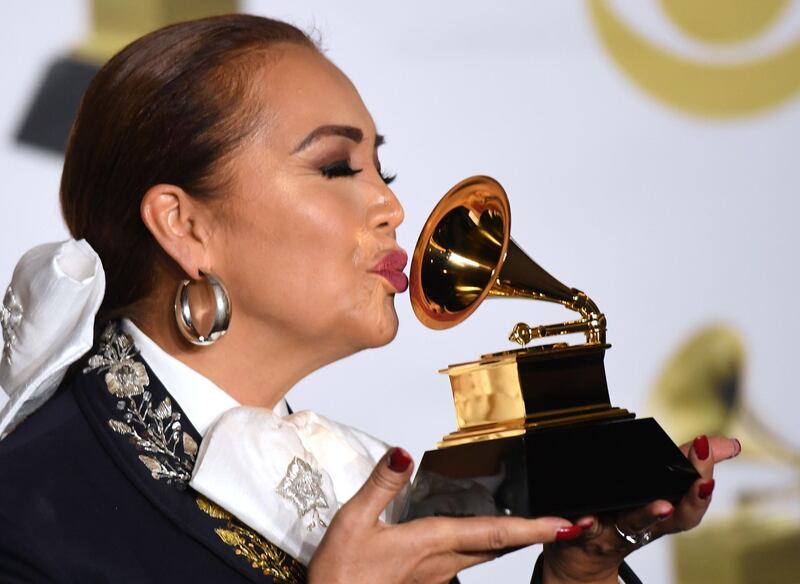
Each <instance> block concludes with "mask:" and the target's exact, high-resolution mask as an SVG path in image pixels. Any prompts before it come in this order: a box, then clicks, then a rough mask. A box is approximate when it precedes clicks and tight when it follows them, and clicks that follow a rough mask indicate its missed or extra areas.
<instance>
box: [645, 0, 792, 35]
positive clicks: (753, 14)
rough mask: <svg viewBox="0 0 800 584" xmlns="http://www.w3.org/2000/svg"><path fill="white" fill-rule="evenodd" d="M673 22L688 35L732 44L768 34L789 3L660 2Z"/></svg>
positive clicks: (774, 0) (751, 0)
mask: <svg viewBox="0 0 800 584" xmlns="http://www.w3.org/2000/svg"><path fill="white" fill-rule="evenodd" d="M660 2H661V8H662V9H663V10H664V12H665V13H666V14H667V16H669V18H670V20H672V22H674V23H675V25H676V26H677V27H678V28H680V29H681V30H682V31H683V32H685V33H686V34H687V35H689V36H691V37H694V38H697V39H699V40H701V41H706V42H709V43H731V42H738V41H743V40H746V39H749V38H751V37H754V36H756V35H758V34H759V33H761V32H764V31H765V30H766V29H767V28H769V27H770V26H771V25H773V24H775V21H776V20H777V19H778V17H779V16H780V15H781V13H782V12H783V11H784V9H785V8H786V6H787V4H788V1H787V0H660Z"/></svg>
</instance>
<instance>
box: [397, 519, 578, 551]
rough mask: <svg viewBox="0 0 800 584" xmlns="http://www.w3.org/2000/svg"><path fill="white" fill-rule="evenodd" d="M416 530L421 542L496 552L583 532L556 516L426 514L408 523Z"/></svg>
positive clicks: (572, 536)
mask: <svg viewBox="0 0 800 584" xmlns="http://www.w3.org/2000/svg"><path fill="white" fill-rule="evenodd" d="M412 524H415V525H414V528H415V529H417V530H418V531H419V537H420V542H421V543H422V545H426V546H433V547H434V548H436V549H440V550H442V551H446V550H450V551H454V552H460V553H482V552H492V551H495V552H499V551H502V550H505V549H508V548H515V547H524V546H529V545H533V544H536V543H549V542H552V541H561V540H566V539H574V538H576V537H578V536H579V535H581V534H582V533H583V529H582V528H581V527H580V526H578V525H572V524H571V523H570V522H569V521H567V520H566V519H561V518H559V517H540V518H538V519H523V518H521V517H459V518H444V517H436V518H427V519H420V520H417V521H414V522H412V523H411V524H409V526H411V525H412Z"/></svg>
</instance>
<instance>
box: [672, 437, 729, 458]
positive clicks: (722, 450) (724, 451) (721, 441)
mask: <svg viewBox="0 0 800 584" xmlns="http://www.w3.org/2000/svg"><path fill="white" fill-rule="evenodd" d="M699 438H701V436H698V438H695V439H694V441H692V442H687V443H686V444H684V445H683V446H681V452H683V454H684V456H686V457H687V458H688V457H689V452H690V451H691V449H692V445H693V444H694V443H695V442H696V441H697V440H698V439H699ZM707 440H708V442H709V446H710V450H711V455H712V457H713V459H714V462H715V463H716V462H722V461H723V460H728V459H731V458H735V457H737V456H739V453H740V452H741V451H742V443H741V442H739V440H738V439H736V438H726V437H725V436H711V437H710V438H707Z"/></svg>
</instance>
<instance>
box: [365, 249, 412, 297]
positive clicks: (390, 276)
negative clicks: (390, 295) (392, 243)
mask: <svg viewBox="0 0 800 584" xmlns="http://www.w3.org/2000/svg"><path fill="white" fill-rule="evenodd" d="M407 263H408V254H407V253H406V252H404V251H403V250H402V249H393V250H392V251H390V252H389V253H387V254H386V255H385V256H383V258H382V259H381V261H379V262H378V263H377V264H375V265H374V266H373V267H372V269H371V270H370V273H372V274H378V275H379V276H383V277H384V278H386V280H387V281H388V282H389V283H390V284H391V285H392V286H393V287H394V289H395V290H396V291H397V292H405V291H406V290H407V289H408V276H406V275H405V274H404V273H403V269H404V268H405V267H406V264H407Z"/></svg>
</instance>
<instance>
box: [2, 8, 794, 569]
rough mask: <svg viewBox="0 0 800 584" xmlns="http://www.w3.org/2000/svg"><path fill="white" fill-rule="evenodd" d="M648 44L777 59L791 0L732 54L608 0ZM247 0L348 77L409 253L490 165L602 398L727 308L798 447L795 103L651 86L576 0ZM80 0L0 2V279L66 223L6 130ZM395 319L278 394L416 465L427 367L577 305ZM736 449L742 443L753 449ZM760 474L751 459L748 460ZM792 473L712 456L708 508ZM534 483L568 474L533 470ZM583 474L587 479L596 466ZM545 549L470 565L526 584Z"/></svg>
mask: <svg viewBox="0 0 800 584" xmlns="http://www.w3.org/2000/svg"><path fill="white" fill-rule="evenodd" d="M609 4H610V5H611V6H612V7H613V8H614V10H615V11H616V12H617V13H619V14H620V15H621V16H622V17H623V18H624V20H625V22H628V23H629V24H630V25H631V26H632V27H635V28H636V29H637V30H639V31H640V33H641V34H644V35H647V36H648V37H649V38H651V39H653V41H654V42H656V43H658V44H659V46H662V47H665V48H669V49H670V50H673V51H675V52H677V53H679V54H692V55H699V56H700V57H703V58H705V57H706V56H707V57H708V58H709V59H725V58H728V57H731V58H734V57H737V55H739V53H742V52H747V51H750V53H747V54H748V55H750V54H751V53H752V55H762V54H767V53H769V52H770V51H774V50H778V49H780V48H781V47H782V46H785V45H787V44H788V43H790V42H792V41H793V40H795V41H796V40H797V39H798V38H800V6H798V2H793V4H792V5H791V6H790V8H789V9H788V10H787V11H786V12H785V13H784V14H783V16H782V19H781V21H780V23H779V25H776V27H774V30H770V31H767V32H766V33H764V35H763V38H759V39H758V40H757V41H753V42H750V43H745V44H744V45H742V46H741V47H738V48H737V49H736V51H738V53H737V52H736V51H731V52H729V53H724V52H720V51H712V50H706V47H703V46H700V45H699V44H698V43H696V42H694V41H691V40H689V39H687V38H686V37H684V36H683V35H681V34H680V31H677V30H676V29H675V28H674V27H673V26H672V25H671V24H670V22H669V21H667V20H666V19H665V17H664V15H663V14H662V13H661V12H660V11H659V9H658V6H657V4H655V2H654V0H647V2H642V1H641V0H639V1H636V2H634V1H633V0H631V1H628V2H622V1H616V2H610V3H609ZM244 7H245V9H246V10H248V11H251V12H254V13H259V14H265V15H270V16H275V17H279V18H284V19H287V20H289V21H291V22H293V23H295V24H298V25H300V26H301V27H304V28H310V27H315V28H316V29H318V30H319V32H320V33H321V37H322V39H323V44H324V46H325V47H326V48H327V49H328V55H329V56H330V58H331V59H332V60H333V61H334V62H336V63H337V64H338V65H339V66H340V67H341V68H342V69H343V70H344V71H345V73H347V74H348V75H349V76H350V77H351V78H352V79H353V81H354V82H355V84H356V86H357V87H358V88H359V89H360V91H361V94H362V96H363V98H364V100H365V102H366V103H367V106H368V107H369V108H370V110H371V112H372V114H373V116H374V118H375V120H376V122H377V124H378V127H379V129H380V131H381V132H383V133H384V134H386V135H387V138H388V144H387V146H386V148H385V150H384V151H383V152H382V160H383V162H384V166H385V167H386V168H388V169H389V170H393V171H397V172H398V173H399V176H398V179H397V181H396V183H395V184H394V187H395V190H396V192H397V194H398V196H399V197H400V199H401V200H402V202H403V204H404V205H405V207H406V212H407V218H406V222H405V224H404V225H403V226H402V227H401V231H400V233H399V239H400V243H401V244H402V245H403V246H404V247H405V248H406V249H407V250H411V249H413V246H414V243H415V241H416V236H417V234H418V233H419V230H420V228H421V226H422V223H423V222H424V220H425V218H426V217H427V214H428V212H429V211H430V209H431V208H432V206H433V205H434V204H435V202H436V201H437V200H438V198H439V197H440V196H441V194H443V193H444V192H445V191H446V190H447V189H448V188H449V187H450V186H451V185H452V184H454V183H455V182H456V181H458V180H460V179H461V178H463V177H465V176H468V175H471V174H479V173H480V174H489V175H492V176H494V177H496V178H497V179H498V180H500V182H501V183H502V184H503V185H504V186H505V187H506V189H507V191H508V193H509V195H510V199H511V206H512V215H513V225H514V227H513V230H512V231H513V235H514V237H515V239H516V240H517V242H518V243H519V244H520V245H521V246H522V247H523V249H525V250H527V251H528V252H529V253H530V254H531V255H532V256H533V257H534V258H535V259H536V260H537V261H538V262H539V263H540V264H542V265H543V266H544V267H545V268H546V269H548V270H550V271H551V272H552V273H553V274H554V275H555V276H556V277H558V278H559V279H561V280H562V281H564V282H565V283H567V284H569V285H571V286H576V287H578V288H581V289H583V290H585V291H587V292H588V293H589V295H590V296H591V297H592V298H593V299H594V300H595V301H596V302H597V303H598V304H599V306H600V307H601V308H602V309H603V311H604V312H605V313H606V315H607V316H608V320H609V333H608V335H609V341H610V342H611V343H612V344H613V345H614V346H613V349H611V351H610V352H609V353H608V356H607V359H606V363H607V374H608V379H609V385H610V388H611V394H612V401H613V402H614V403H615V404H616V405H620V406H624V407H628V408H629V409H633V410H637V409H641V407H642V405H643V403H644V400H645V398H646V395H647V392H648V390H649V389H650V388H651V387H652V384H653V382H654V379H655V377H656V375H657V374H658V372H659V369H660V367H661V365H662V363H663V361H664V359H665V358H666V357H667V356H668V355H669V354H670V353H671V351H672V350H673V349H674V347H675V346H676V344H677V343H679V342H680V341H681V339H683V338H684V337H685V336H686V335H687V334H689V333H690V332H691V331H693V330H694V329H695V328H697V327H698V326H701V325H703V324H705V323H708V322H710V321H715V320H724V321H727V322H729V323H731V324H733V325H735V326H736V327H738V328H739V330H740V331H742V332H743V334H744V335H745V337H746V339H747V344H748V350H749V361H748V369H747V391H748V399H749V401H751V402H752V403H753V404H754V406H755V408H756V410H757V411H758V412H759V413H760V414H761V415H762V417H764V418H765V419H767V420H769V422H770V424H771V425H772V427H773V429H775V430H776V431H777V432H779V433H781V434H783V435H784V436H786V437H787V438H789V439H790V440H791V441H793V442H794V443H795V444H797V445H800V426H799V425H798V423H797V415H798V410H799V409H800V392H798V387H797V383H796V381H795V380H796V377H797V376H796V374H795V370H794V368H793V367H794V365H795V364H796V363H797V361H796V346H797V343H796V340H795V339H796V336H797V332H796V331H798V330H800V316H798V313H797V311H796V308H795V307H794V302H795V300H794V298H793V294H794V293H795V291H796V290H798V289H800V268H799V267H798V261H797V249H798V244H800V235H798V231H797V227H796V226H797V222H798V216H799V215H800V200H799V198H798V194H799V193H798V185H800V156H799V155H798V152H799V151H800V148H799V147H800V98H798V99H794V100H791V99H790V100H788V101H786V102H784V103H782V104H780V105H777V106H775V107H772V108H768V109H764V110H761V111H759V112H755V113H753V114H751V115H747V116H742V117H738V118H734V119H722V120H714V119H710V118H706V117H702V116H699V115H694V114H688V113H682V112H681V111H679V110H677V109H675V108H672V107H670V106H668V105H665V104H664V103H663V102H662V101H658V100H655V99H653V98H651V97H650V96H648V95H647V94H645V93H644V92H643V91H642V90H640V89H639V88H638V87H637V85H636V84H635V83H633V82H632V81H631V80H630V79H629V78H628V77H626V76H625V75H624V74H623V73H622V72H621V70H620V68H619V67H618V66H617V65H616V64H615V62H614V61H613V59H612V58H611V57H610V56H609V55H608V53H607V52H606V51H605V50H604V49H603V47H602V45H601V43H600V41H599V39H598V35H597V32H596V29H595V27H594V26H593V23H592V19H591V16H590V10H589V4H588V3H586V2H583V1H581V2H541V1H540V2H510V1H507V2H497V3H489V2H485V1H477V0H459V1H455V0H451V1H446V2H444V1H442V2H423V1H420V0H413V1H406V2H404V3H392V4H389V3H378V2H366V1H355V0H350V1H339V2H335V3H333V2H326V1H323V0H315V1H306V2H284V3H279V2H268V1H251V2H245V3H244ZM87 11H88V8H87V6H85V3H84V2H83V1H80V0H70V1H66V0H63V1H60V2H51V1H48V0H36V1H33V0H29V1H28V2H25V3H17V2H6V3H3V4H2V7H1V8H0V21H1V22H2V23H3V25H4V26H3V29H4V32H3V35H2V37H0V75H2V79H3V80H4V83H3V85H4V87H5V89H4V90H3V91H2V93H0V177H2V194H1V195H0V197H1V198H0V285H2V286H3V287H4V286H5V282H7V281H8V280H9V279H10V276H11V271H12V269H13V266H14V264H15V262H16V260H17V259H18V258H19V256H20V255H21V254H22V253H23V252H24V251H25V250H27V249H28V248H30V247H31V246H33V245H36V244H38V243H41V242H45V241H52V240H58V239H63V238H65V237H66V231H65V228H64V227H63V225H62V222H61V219H60V216H59V210H58V205H57V190H58V181H59V175H60V159H59V158H58V157H56V156H52V155H48V154H45V153H41V152H40V151H38V150H34V149H31V148H28V147H21V146H19V145H17V144H15V143H14V141H13V133H14V131H15V130H16V128H17V125H18V124H19V121H20V119H21V117H22V115H23V113H24V111H25V109H26V107H27V104H28V102H29V100H30V99H31V98H32V95H33V92H34V91H35V89H36V86H37V83H38V81H39V78H40V76H41V74H42V73H43V71H44V68H45V66H46V64H47V63H48V62H49V60H50V59H52V58H54V57H55V56H57V55H60V54H63V53H64V52H65V50H66V49H67V48H68V47H70V46H72V45H73V44H74V43H75V41H76V40H77V39H78V38H80V36H81V35H82V34H83V32H84V31H85V29H86V27H87V24H88V12H87ZM397 304H398V310H399V313H400V318H401V329H400V332H399V335H398V337H397V339H396V340H395V341H394V342H393V343H392V344H391V345H390V346H388V347H386V348H382V349H379V350H373V351H369V352H365V353H363V354H360V355H357V356H354V357H352V358H350V359H347V360H345V361H343V362H340V363H337V364H335V365H333V366H330V367H327V368H325V369H324V370H322V371H319V372H318V373H316V374H314V375H312V376H311V377H309V378H308V379H306V380H304V381H303V382H302V383H301V384H299V386H298V387H297V388H295V389H294V390H293V392H292V393H291V394H290V400H291V402H292V404H293V406H294V407H295V409H303V408H314V409H316V410H318V411H320V412H322V413H324V414H326V415H328V416H331V417H333V418H336V419H339V420H341V421H343V422H346V423H349V424H351V425H354V426H356V427H359V428H362V429H364V430H366V431H368V432H370V433H373V434H375V435H378V436H381V437H382V438H384V439H385V440H387V441H388V442H391V443H394V444H399V445H403V446H405V447H406V448H408V449H409V450H410V451H411V452H412V453H413V454H414V455H415V456H416V457H417V458H419V457H420V456H421V454H422V452H423V451H424V450H426V449H429V448H431V447H433V445H434V444H435V443H436V441H437V440H438V439H439V438H440V437H441V436H442V435H444V434H446V433H448V432H450V431H451V430H453V429H454V428H455V420H454V416H453V410H452V400H451V398H450V394H449V386H448V383H447V379H446V378H445V377H443V376H439V375H437V374H436V370H437V369H439V368H441V367H443V366H445V365H447V364H448V363H453V362H459V361H465V360H470V359H473V358H476V357H477V356H478V355H479V354H480V353H485V352H490V351H493V350H500V349H503V348H507V347H508V343H507V342H506V341H505V335H506V334H507V332H508V329H509V328H510V326H511V325H513V324H514V323H516V322H517V321H519V320H528V321H529V322H537V323H543V322H550V321H553V320H558V319H562V318H564V317H566V316H568V315H567V314H566V313H565V312H564V311H563V310H562V309H559V308H557V307H549V306H540V305H538V304H534V303H522V302H512V301H509V302H500V301H491V302H487V303H486V304H485V305H484V306H483V307H482V308H481V309H480V310H479V311H478V312H477V313H476V314H475V315H473V317H472V318H471V319H470V320H469V321H467V322H466V323H464V324H462V325H461V326H459V327H457V328H455V329H452V330H450V331H447V332H434V331H430V330H427V329H425V328H423V327H422V326H421V325H420V324H419V323H418V322H417V321H416V319H415V318H414V316H413V313H412V311H411V309H410V306H409V304H408V300H407V297H405V296H404V297H398V303H397ZM745 446H746V445H745ZM754 469H755V470H757V472H753V470H754ZM789 476H790V475H788V473H786V472H780V471H777V470H776V471H772V470H770V469H769V468H766V467H763V466H758V467H754V466H752V465H750V466H748V465H747V464H746V463H740V462H737V463H733V464H730V465H729V467H728V468H724V469H720V472H719V473H718V486H717V492H716V493H715V501H714V506H713V512H715V513H721V512H724V510H725V509H726V506H729V505H730V504H731V501H732V500H733V497H734V495H735V493H736V492H737V490H739V489H741V488H742V487H743V486H744V485H746V484H747V485H753V484H764V483H767V482H779V481H785V480H787V477H789ZM541 480H548V481H558V477H553V476H542V477H541ZM587 488H591V479H587ZM537 551H538V550H535V549H531V550H524V551H520V552H516V553H514V554H511V555H510V556H507V557H505V558H503V559H501V560H498V561H496V562H494V563H492V564H489V565H487V566H482V567H478V568H475V569H473V570H470V571H468V572H466V573H464V574H463V575H462V581H463V582H464V583H465V584H469V583H477V582H483V581H486V580H487V579H488V578H490V577H491V578H494V579H495V581H498V582H499V581H502V582H527V581H528V578H529V577H530V573H531V570H532V566H533V562H534V559H535V555H536V553H537ZM630 561H631V563H632V564H633V566H634V568H635V569H636V570H637V571H638V572H639V573H640V575H641V576H642V578H643V580H645V581H646V582H648V584H667V583H669V582H671V581H672V579H671V562H670V557H669V542H668V541H667V540H661V541H658V542H656V543H654V544H651V545H650V546H648V547H646V548H644V549H643V550H640V551H638V552H637V553H636V554H634V555H633V556H632V557H631V560H630Z"/></svg>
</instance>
